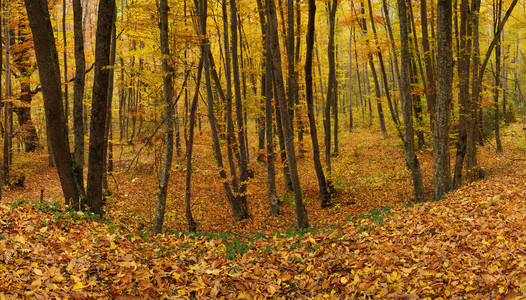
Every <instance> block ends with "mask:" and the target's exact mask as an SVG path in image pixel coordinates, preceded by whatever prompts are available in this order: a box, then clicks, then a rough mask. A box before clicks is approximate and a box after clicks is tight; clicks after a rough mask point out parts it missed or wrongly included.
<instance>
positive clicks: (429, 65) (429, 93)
mask: <svg viewBox="0 0 526 300" xmlns="http://www.w3.org/2000/svg"><path fill="white" fill-rule="evenodd" d="M384 1H385V0H384ZM420 20H421V28H422V48H423V49H424V64H425V68H426V79H422V80H427V89H426V91H425V93H426V100H427V101H426V102H427V113H428V114H429V123H430V124H431V132H433V126H434V124H435V123H434V115H435V107H436V81H435V80H436V76H435V68H434V62H433V56H432V53H431V49H430V48H431V47H430V45H429V33H428V30H427V5H426V0H422V1H420Z"/></svg>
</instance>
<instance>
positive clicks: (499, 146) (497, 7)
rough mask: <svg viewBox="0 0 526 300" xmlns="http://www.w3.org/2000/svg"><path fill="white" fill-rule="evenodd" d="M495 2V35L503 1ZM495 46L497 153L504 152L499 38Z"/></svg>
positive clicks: (494, 99)
mask: <svg viewBox="0 0 526 300" xmlns="http://www.w3.org/2000/svg"><path fill="white" fill-rule="evenodd" d="M496 2H497V3H495V1H494V2H493V34H494V35H495V34H497V28H498V27H499V25H500V22H501V15H502V0H497V1H496ZM497 40H498V41H497V43H496V44H495V74H494V76H495V84H494V85H495V93H494V98H493V101H494V102H495V142H496V144H497V152H502V141H501V139H500V116H499V113H500V112H499V90H500V74H501V71H500V68H501V65H500V64H501V48H502V47H501V40H502V38H501V37H500V36H499V37H498V39H497Z"/></svg>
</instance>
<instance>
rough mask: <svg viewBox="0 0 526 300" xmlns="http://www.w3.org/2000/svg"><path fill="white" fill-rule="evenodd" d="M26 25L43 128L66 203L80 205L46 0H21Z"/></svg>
mask: <svg viewBox="0 0 526 300" xmlns="http://www.w3.org/2000/svg"><path fill="white" fill-rule="evenodd" d="M24 2H25V6H26V10H27V16H28V19H29V25H30V27H31V31H32V33H33V43H34V47H35V55H36V59H37V64H38V72H39V77H40V82H41V86H42V95H43V97H44V111H45V113H46V129H47V135H48V138H49V142H50V144H51V149H52V152H53V157H54V158H55V163H56V166H57V173H58V175H59V179H60V184H61V186H62V192H63V193H64V197H65V199H66V204H70V205H71V206H72V207H73V208H75V209H79V208H81V202H80V200H81V197H83V195H84V189H83V186H82V185H81V184H80V183H79V182H77V181H76V180H75V176H74V174H73V170H74V168H75V163H74V161H73V159H72V158H71V156H70V153H69V144H68V139H67V130H66V125H65V120H64V109H63V106H62V90H61V82H60V68H59V62H58V53H57V48H56V45H55V38H54V36H53V27H52V26H51V20H50V16H49V10H48V5H47V1H45V0H25V1H24Z"/></svg>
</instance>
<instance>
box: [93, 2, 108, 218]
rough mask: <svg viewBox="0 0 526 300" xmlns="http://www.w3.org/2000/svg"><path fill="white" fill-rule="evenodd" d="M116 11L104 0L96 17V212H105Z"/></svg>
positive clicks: (94, 146) (94, 87)
mask: <svg viewBox="0 0 526 300" xmlns="http://www.w3.org/2000/svg"><path fill="white" fill-rule="evenodd" d="M114 15H115V0H101V1H100V2H99V11H98V18H97V33H96V42H95V75H94V78H93V96H92V97H93V100H92V101H93V102H92V106H91V123H90V140H89V157H88V179H87V190H88V193H87V205H88V207H89V210H90V211H91V212H93V213H95V214H98V215H102V203H103V201H102V196H103V195H102V177H103V173H104V172H106V170H105V168H104V161H105V157H104V148H105V147H106V143H105V141H104V134H105V130H106V119H107V114H108V112H107V109H108V102H107V97H108V84H109V77H110V69H109V68H107V66H108V65H109V64H110V48H111V31H112V28H113V20H114Z"/></svg>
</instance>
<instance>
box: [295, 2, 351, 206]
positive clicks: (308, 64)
mask: <svg viewBox="0 0 526 300" xmlns="http://www.w3.org/2000/svg"><path fill="white" fill-rule="evenodd" d="M315 18H316V2H315V0H309V21H308V25H307V53H306V56H305V93H306V97H307V111H308V115H309V125H310V136H311V139H312V155H313V159H314V169H315V170H316V177H317V178H318V186H319V188H320V196H321V207H327V206H330V204H331V196H330V193H329V189H328V185H327V181H326V180H325V174H324V173H323V167H322V165H321V160H320V146H319V145H318V133H317V128H316V119H315V115H314V93H313V91H312V50H313V48H314V32H315ZM351 109H352V108H351Z"/></svg>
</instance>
